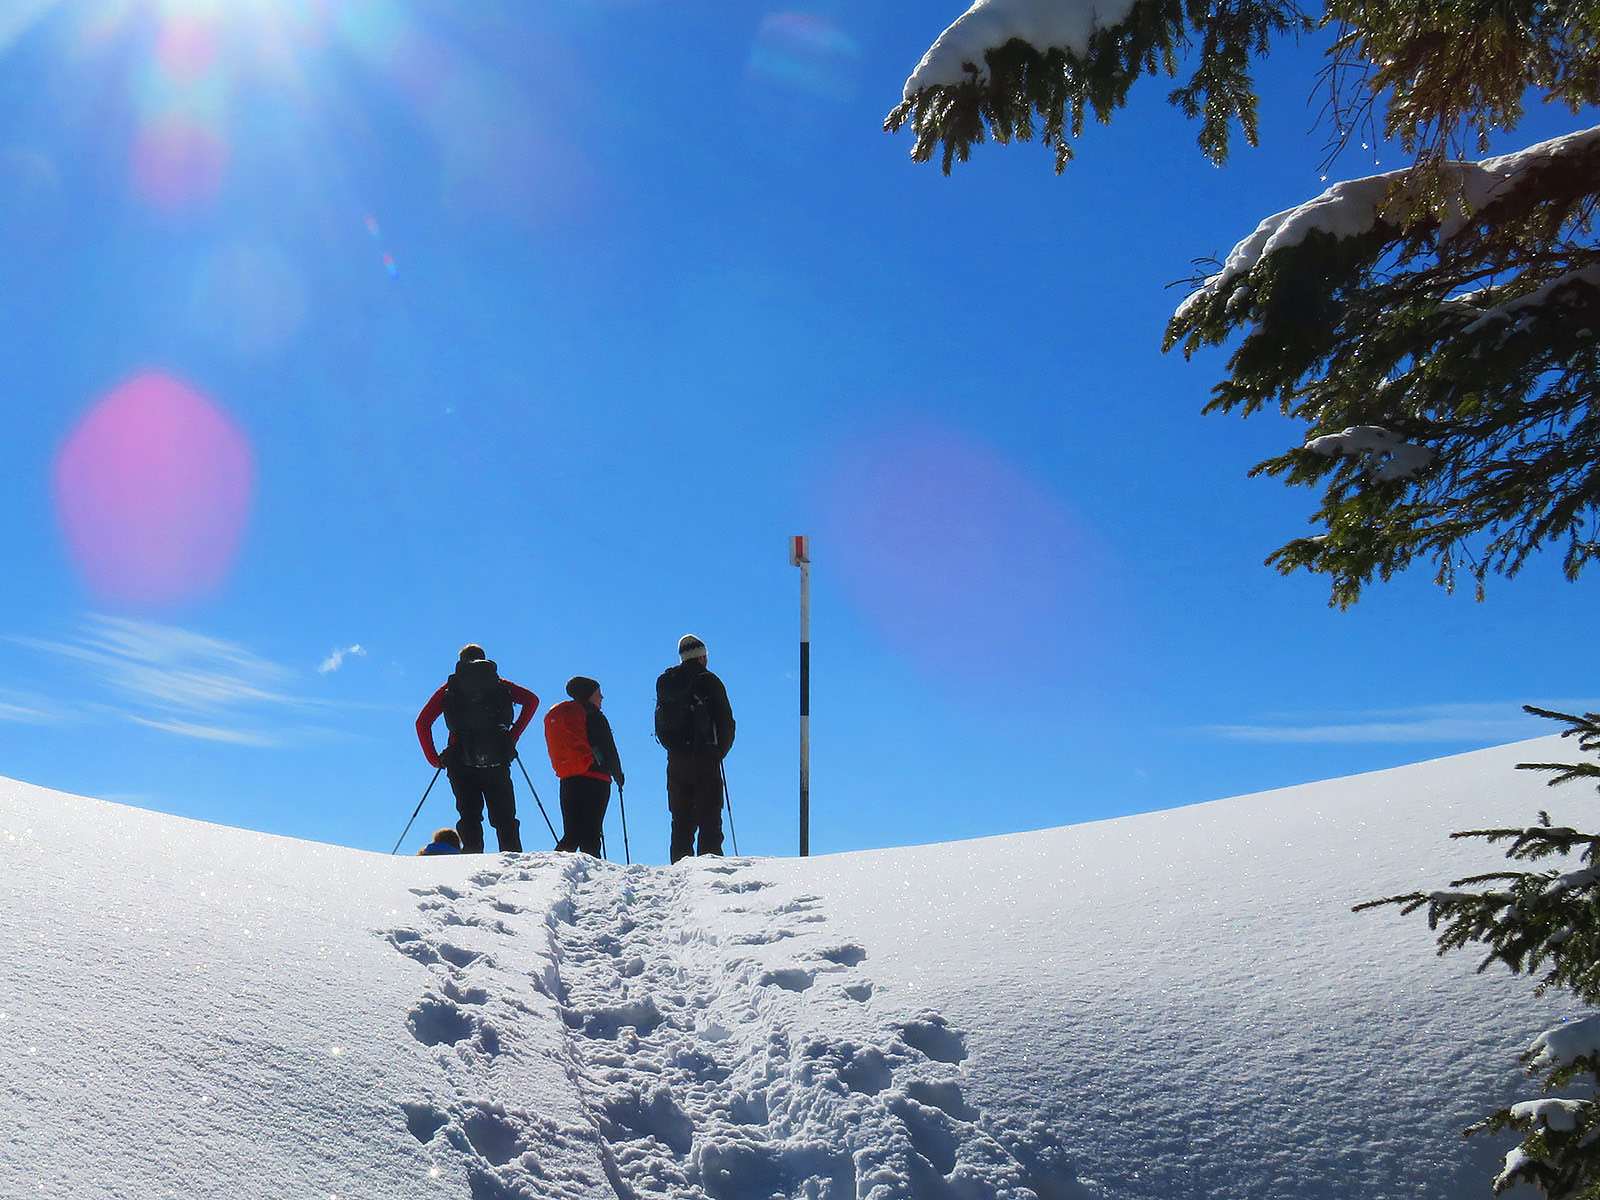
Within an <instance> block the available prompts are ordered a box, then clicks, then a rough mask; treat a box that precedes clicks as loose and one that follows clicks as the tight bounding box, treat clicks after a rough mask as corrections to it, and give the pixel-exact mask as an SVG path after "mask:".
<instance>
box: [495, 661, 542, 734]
mask: <svg viewBox="0 0 1600 1200" xmlns="http://www.w3.org/2000/svg"><path fill="white" fill-rule="evenodd" d="M500 682H501V683H503V684H505V685H506V691H508V692H510V693H511V699H512V700H513V701H515V702H516V703H517V704H519V705H521V706H522V711H520V712H519V713H517V720H516V723H515V724H513V725H512V726H511V744H512V745H513V746H515V745H516V744H517V739H518V738H519V737H521V736H522V731H523V730H524V729H526V728H527V727H528V722H529V721H531V720H533V714H534V713H536V712H538V711H539V697H537V696H535V695H534V694H533V693H532V692H530V691H529V690H528V689H527V688H525V687H521V686H519V685H517V684H515V683H512V682H511V680H509V679H506V678H505V677H504V676H502V677H501V679H500Z"/></svg>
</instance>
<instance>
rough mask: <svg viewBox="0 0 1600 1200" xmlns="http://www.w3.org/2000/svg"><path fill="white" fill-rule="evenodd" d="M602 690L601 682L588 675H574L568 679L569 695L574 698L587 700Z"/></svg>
mask: <svg viewBox="0 0 1600 1200" xmlns="http://www.w3.org/2000/svg"><path fill="white" fill-rule="evenodd" d="M599 690H600V684H599V683H598V682H597V681H596V680H593V679H590V678H589V677H588V676H587V675H574V676H573V677H572V678H571V679H569V680H567V695H569V696H571V697H572V698H573V699H574V700H587V699H589V697H591V696H593V695H594V694H595V693H596V692H598V691H599Z"/></svg>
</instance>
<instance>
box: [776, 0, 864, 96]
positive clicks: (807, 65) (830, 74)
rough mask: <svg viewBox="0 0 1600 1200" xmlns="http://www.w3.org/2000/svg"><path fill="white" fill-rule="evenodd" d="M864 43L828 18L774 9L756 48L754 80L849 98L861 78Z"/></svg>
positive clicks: (812, 92)
mask: <svg viewBox="0 0 1600 1200" xmlns="http://www.w3.org/2000/svg"><path fill="white" fill-rule="evenodd" d="M860 68H861V47H860V46H859V45H858V44H857V42H856V40H855V39H854V38H853V37H851V36H850V35H849V34H848V33H846V32H845V31H844V30H842V29H840V28H839V27H838V26H837V25H834V24H833V23H832V22H831V21H829V20H827V19H826V18H824V17H817V16H810V15H807V14H804V13H773V14H771V15H770V16H768V17H767V18H766V19H765V20H764V21H762V22H761V28H760V30H759V31H758V32H757V34H756V39H755V42H754V44H753V45H752V46H751V49H750V59H749V63H748V71H749V74H750V76H751V78H752V79H756V80H764V81H766V82H768V83H771V84H776V85H778V86H780V87H782V88H786V89H792V90H794V91H797V92H803V93H807V94H809V95H811V96H814V97H818V98H821V99H825V100H849V99H850V98H851V97H853V96H854V95H855V94H856V91H857V90H858V88H859V85H860V78H861V70H860Z"/></svg>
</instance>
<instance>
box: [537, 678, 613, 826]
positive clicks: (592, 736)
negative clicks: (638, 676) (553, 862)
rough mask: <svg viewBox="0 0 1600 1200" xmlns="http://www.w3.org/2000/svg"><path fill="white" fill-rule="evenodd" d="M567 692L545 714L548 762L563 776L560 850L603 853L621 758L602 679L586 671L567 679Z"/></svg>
mask: <svg viewBox="0 0 1600 1200" xmlns="http://www.w3.org/2000/svg"><path fill="white" fill-rule="evenodd" d="M567 695H568V696H571V697H572V699H570V700H563V701H562V702H561V703H560V704H557V705H555V706H553V707H552V708H551V709H550V711H549V712H547V713H545V715H544V740H545V746H546V748H548V749H549V751H550V767H551V769H552V770H554V771H555V773H556V778H557V779H559V780H561V840H560V841H559V842H557V843H556V849H557V850H566V851H572V850H582V851H583V852H584V853H585V854H592V855H594V856H595V857H596V858H599V857H600V855H601V851H602V850H603V849H604V845H603V842H602V838H603V836H604V835H603V833H602V832H601V831H602V829H603V827H604V825H605V819H606V808H607V807H608V806H609V805H610V803H611V781H612V780H613V779H615V780H616V781H617V787H619V788H620V787H622V784H623V776H622V759H621V757H620V756H619V755H618V754H617V742H616V739H615V738H614V737H613V736H612V734H611V722H610V721H607V720H606V717H605V714H604V713H603V712H601V711H600V703H601V701H602V700H604V699H605V697H604V696H602V695H601V694H600V685H599V683H597V682H596V681H595V680H593V679H590V678H589V677H588V676H586V675H574V676H573V677H572V678H571V679H569V680H567Z"/></svg>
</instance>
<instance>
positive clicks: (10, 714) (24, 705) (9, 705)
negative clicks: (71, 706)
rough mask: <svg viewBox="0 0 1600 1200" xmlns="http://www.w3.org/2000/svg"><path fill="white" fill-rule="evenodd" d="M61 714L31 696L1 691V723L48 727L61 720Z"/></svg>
mask: <svg viewBox="0 0 1600 1200" xmlns="http://www.w3.org/2000/svg"><path fill="white" fill-rule="evenodd" d="M61 715H62V714H61V712H60V711H59V710H58V709H55V708H53V707H51V706H49V705H46V704H41V703H40V702H39V701H38V700H36V699H34V698H33V697H29V696H22V695H19V694H18V693H16V692H7V691H0V721H13V722H16V723H18V724H22V725H46V724H51V723H53V722H56V721H59V720H61Z"/></svg>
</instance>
